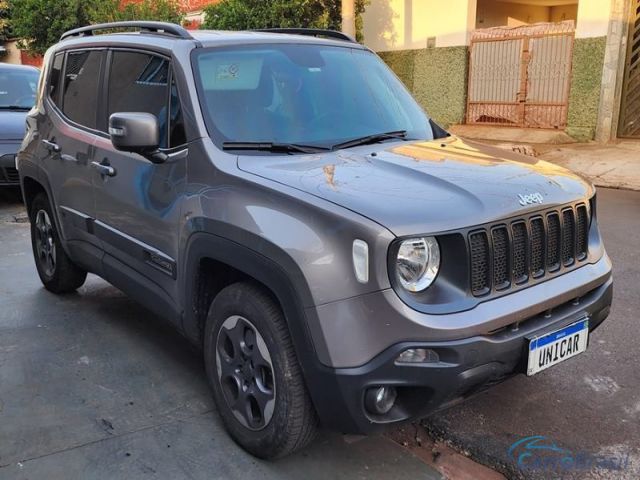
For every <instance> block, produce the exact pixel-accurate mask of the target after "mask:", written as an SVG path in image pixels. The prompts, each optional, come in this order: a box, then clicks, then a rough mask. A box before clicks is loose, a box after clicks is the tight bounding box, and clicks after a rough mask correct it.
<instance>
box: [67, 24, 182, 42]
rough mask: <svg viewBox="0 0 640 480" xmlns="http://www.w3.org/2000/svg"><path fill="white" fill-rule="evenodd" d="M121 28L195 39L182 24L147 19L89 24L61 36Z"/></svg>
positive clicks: (87, 34) (82, 35)
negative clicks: (147, 20)
mask: <svg viewBox="0 0 640 480" xmlns="http://www.w3.org/2000/svg"><path fill="white" fill-rule="evenodd" d="M120 28H137V29H138V30H140V31H144V32H153V33H163V34H165V35H170V36H174V37H178V38H184V39H189V40H193V37H192V36H191V34H190V33H189V31H188V30H187V29H185V28H183V27H181V26H180V25H176V24H175V23H167V22H145V21H130V22H111V23H98V24H96V25H87V26H86V27H80V28H76V29H74V30H69V31H68V32H65V33H63V34H62V36H61V37H60V40H61V41H62V40H64V39H65V38H69V37H84V36H89V35H93V32H95V31H97V30H112V29H120Z"/></svg>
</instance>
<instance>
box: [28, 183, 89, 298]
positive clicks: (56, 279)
mask: <svg viewBox="0 0 640 480" xmlns="http://www.w3.org/2000/svg"><path fill="white" fill-rule="evenodd" d="M29 220H30V221H31V246H32V248H33V258H34V260H35V262H36V269H37V270H38V275H39V276H40V280H41V281H42V284H43V285H44V286H45V288H46V289H47V290H49V291H51V292H53V293H68V292H73V291H74V290H76V289H78V288H79V287H80V286H82V284H83V283H84V281H85V279H86V278H87V272H86V271H84V270H82V269H81V268H80V267H78V266H76V265H75V264H74V263H73V262H72V261H71V259H70V258H69V257H68V256H67V254H66V252H65V251H64V250H63V248H62V244H61V243H60V235H59V234H58V230H57V229H56V225H55V223H54V221H53V214H52V211H51V206H50V204H49V199H48V198H47V196H46V195H45V194H43V193H40V194H38V195H37V196H36V197H35V198H34V199H33V202H32V203H31V209H30V211H29Z"/></svg>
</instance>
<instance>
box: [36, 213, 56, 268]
mask: <svg viewBox="0 0 640 480" xmlns="http://www.w3.org/2000/svg"><path fill="white" fill-rule="evenodd" d="M35 241H36V252H37V255H38V262H39V263H40V266H41V267H42V269H43V270H44V273H45V275H47V276H48V277H52V276H53V274H54V273H55V270H56V245H55V242H54V239H53V227H52V225H51V219H50V218H49V214H48V213H47V212H46V211H45V210H38V213H37V214H36V222H35Z"/></svg>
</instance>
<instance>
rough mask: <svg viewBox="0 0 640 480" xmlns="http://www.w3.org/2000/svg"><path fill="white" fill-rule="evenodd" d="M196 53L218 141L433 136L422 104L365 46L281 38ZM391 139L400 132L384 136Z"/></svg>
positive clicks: (331, 142) (335, 141)
mask: <svg viewBox="0 0 640 480" xmlns="http://www.w3.org/2000/svg"><path fill="white" fill-rule="evenodd" d="M196 52H197V53H196V54H195V55H196V57H195V62H194V67H195V71H196V77H197V81H198V83H199V93H200V96H201V104H202V108H203V110H204V113H205V117H208V118H207V123H208V127H209V131H210V133H211V134H212V136H213V137H214V140H215V141H218V142H273V143H279V144H297V145H312V146H318V147H326V148H329V147H332V146H335V145H339V144H340V143H344V142H348V141H350V140H354V139H357V138H362V137H365V136H369V135H378V134H381V133H386V132H403V135H402V138H406V139H425V140H431V139H432V138H433V133H432V131H431V127H430V125H429V119H428V117H427V116H426V115H425V113H424V112H423V111H422V109H421V108H420V107H419V106H418V104H417V103H416V102H415V100H414V99H413V98H412V97H411V95H410V94H409V93H408V92H407V90H406V89H405V88H404V86H403V85H402V83H401V82H400V81H399V80H398V79H397V77H396V76H395V75H394V74H393V73H391V71H390V70H389V68H388V67H387V66H386V65H385V64H384V63H383V62H382V61H381V60H380V59H379V58H378V57H377V56H376V55H374V54H372V53H371V52H368V51H366V50H361V49H355V48H345V47H332V46H324V45H287V44H274V45H260V46H243V47H234V48H216V49H208V50H200V51H196ZM216 137H217V138H216ZM388 138H398V136H397V135H396V136H395V137H394V136H386V137H381V138H380V139H379V140H380V141H381V140H383V139H388Z"/></svg>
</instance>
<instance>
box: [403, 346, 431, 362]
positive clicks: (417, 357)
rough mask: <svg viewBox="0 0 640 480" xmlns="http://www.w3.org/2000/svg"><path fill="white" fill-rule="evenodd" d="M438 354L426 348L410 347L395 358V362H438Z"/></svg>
mask: <svg viewBox="0 0 640 480" xmlns="http://www.w3.org/2000/svg"><path fill="white" fill-rule="evenodd" d="M439 361H440V356H439V355H438V354H437V353H436V352H434V351H433V350H430V349H428V348H410V349H408V350H405V351H404V352H402V353H401V354H400V355H398V358H397V359H396V363H438V362H439Z"/></svg>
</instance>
